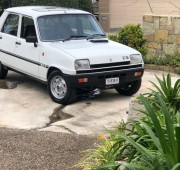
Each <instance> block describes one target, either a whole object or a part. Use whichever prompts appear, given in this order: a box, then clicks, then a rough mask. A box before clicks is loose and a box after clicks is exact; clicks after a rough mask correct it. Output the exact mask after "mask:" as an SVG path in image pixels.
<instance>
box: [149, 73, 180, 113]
mask: <svg viewBox="0 0 180 170" xmlns="http://www.w3.org/2000/svg"><path fill="white" fill-rule="evenodd" d="M156 79H157V80H158V83H159V85H156V84H155V83H154V82H152V81H150V82H151V83H152V85H153V86H154V88H155V89H150V90H151V92H150V93H149V95H148V97H147V99H148V100H149V101H150V102H151V103H152V104H153V105H154V106H155V107H157V108H160V106H159V104H158V102H157V100H158V98H157V96H156V95H155V94H156V93H159V95H160V96H161V97H162V98H163V100H164V101H165V103H166V104H167V106H168V107H170V109H172V110H173V111H175V113H177V112H178V111H180V79H178V80H177V81H176V82H175V84H174V86H173V85H172V80H171V75H170V74H168V75H167V77H165V75H163V79H162V80H161V79H160V78H159V77H157V76H156Z"/></svg>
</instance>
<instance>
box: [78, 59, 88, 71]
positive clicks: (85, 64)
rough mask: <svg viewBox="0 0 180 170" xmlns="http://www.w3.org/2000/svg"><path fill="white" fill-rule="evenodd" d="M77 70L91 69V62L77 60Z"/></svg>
mask: <svg viewBox="0 0 180 170" xmlns="http://www.w3.org/2000/svg"><path fill="white" fill-rule="evenodd" d="M75 69H76V70H86V69H90V63H89V60H87V59H84V60H76V61H75Z"/></svg>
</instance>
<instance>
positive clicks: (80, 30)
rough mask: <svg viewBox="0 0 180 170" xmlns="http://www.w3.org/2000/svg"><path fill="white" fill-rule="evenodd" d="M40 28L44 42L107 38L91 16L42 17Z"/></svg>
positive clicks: (39, 22)
mask: <svg viewBox="0 0 180 170" xmlns="http://www.w3.org/2000/svg"><path fill="white" fill-rule="evenodd" d="M38 26H39V32H40V37H41V40H42V41H65V40H70V39H82V38H87V39H89V38H95V37H98V38H100V37H105V36H106V35H105V34H104V32H103V31H102V29H101V28H100V26H99V24H98V23H97V21H96V20H95V18H94V17H93V16H92V15H90V14H59V15H48V16H41V17H39V18H38Z"/></svg>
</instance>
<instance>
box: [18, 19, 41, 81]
mask: <svg viewBox="0 0 180 170" xmlns="http://www.w3.org/2000/svg"><path fill="white" fill-rule="evenodd" d="M20 25H21V29H20V35H19V37H18V38H17V43H16V47H15V53H16V55H17V56H18V57H17V58H16V61H15V62H16V67H17V68H18V70H19V71H20V72H23V73H25V74H28V75H31V76H33V77H36V78H38V77H39V66H40V63H39V53H40V47H39V46H38V45H35V44H34V43H28V42H26V37H28V36H36V37H37V34H36V30H35V25H34V20H33V19H32V18H30V17H26V16H22V18H21V24H20Z"/></svg>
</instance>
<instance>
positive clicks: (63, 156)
mask: <svg viewBox="0 0 180 170" xmlns="http://www.w3.org/2000/svg"><path fill="white" fill-rule="evenodd" d="M0 136H1V138H0V167H1V168H0V169H2V170H25V169H27V170H36V169H37V170H67V169H73V170H78V168H75V167H73V166H74V165H75V164H77V162H78V161H79V159H80V158H81V156H82V151H84V150H87V149H89V148H94V147H95V146H96V143H97V139H96V138H94V137H90V136H81V135H70V134H63V133H54V132H37V131H25V130H12V129H6V128H0Z"/></svg>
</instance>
